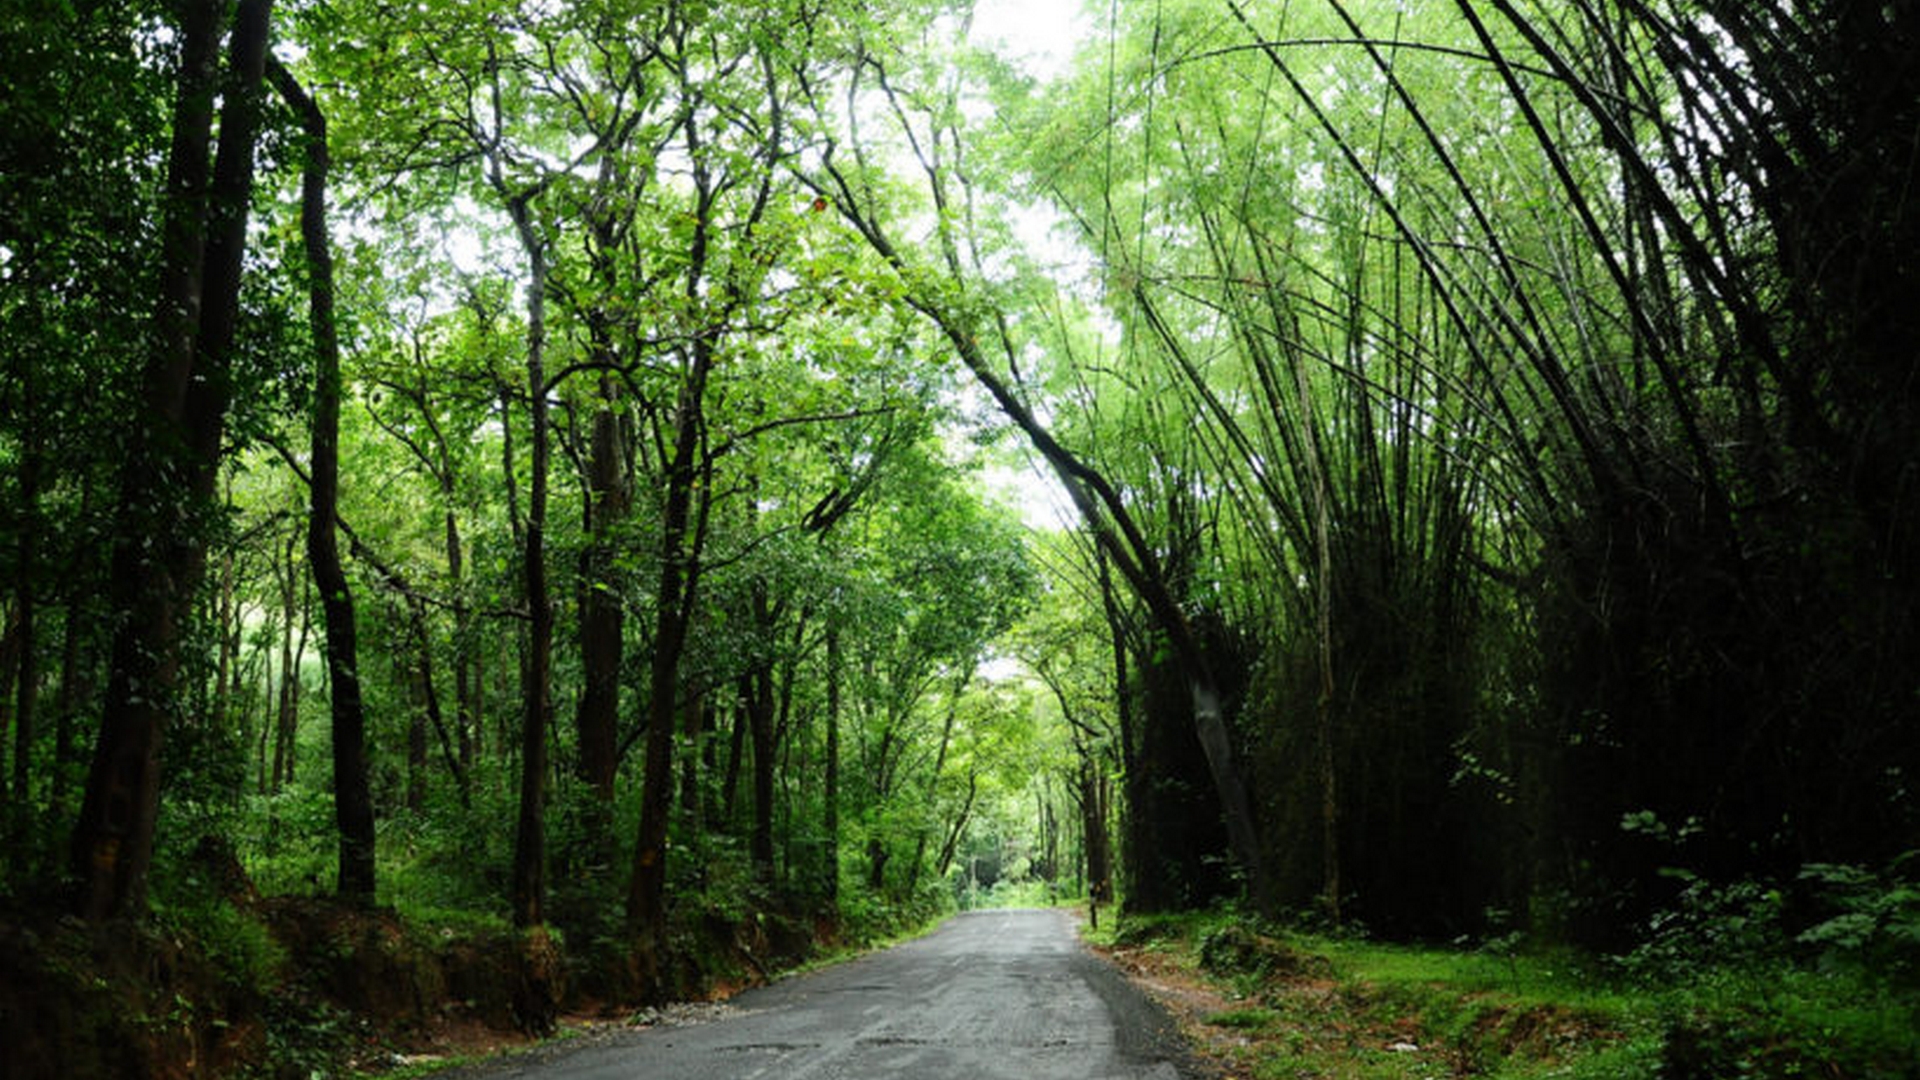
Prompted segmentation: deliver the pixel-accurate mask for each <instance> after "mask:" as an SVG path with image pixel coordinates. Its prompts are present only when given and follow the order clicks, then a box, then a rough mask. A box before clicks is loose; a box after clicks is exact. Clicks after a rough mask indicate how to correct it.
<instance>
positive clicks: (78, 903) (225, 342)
mask: <svg viewBox="0 0 1920 1080" xmlns="http://www.w3.org/2000/svg"><path fill="white" fill-rule="evenodd" d="M272 6H273V5H272V0H240V3H239V4H238V7H237V9H236V10H235V14H234V24H233V33H232V34H231V35H230V38H229V42H228V55H227V68H228V76H229V78H228V80H227V84H226V86H225V87H223V88H222V90H223V93H222V94H221V95H220V96H221V98H222V100H223V102H224V104H223V107H222V108H223V111H222V116H221V122H220V142H219V150H218V155H217V158H216V159H215V161H214V162H213V166H212V169H211V171H209V168H208V161H207V155H208V149H209V147H210V146H211V144H212V141H213V103H214V100H215V96H216V95H215V90H216V83H217V82H218V79H217V78H216V73H217V69H218V66H219V64H218V61H217V60H216V53H217V50H218V45H219V40H220V37H221V25H220V22H221V16H222V15H223V14H224V13H225V12H226V10H227V5H225V4H223V3H216V2H212V0H193V2H190V3H184V4H182V5H181V6H180V9H179V10H180V26H179V36H178V40H179V43H180V54H179V55H180V75H179V91H178V96H177V97H176V99H175V102H174V109H173V135H172V145H171V147H170V149H169V151H168V160H167V182H166V192H167V199H166V201H165V202H164V204H163V205H164V206H165V207H166V220H165V222H164V224H163V225H162V235H163V240H162V255H161V296H160V303H159V305H158V308H157V310H156V312H155V316H154V334H153V338H152V340H153V342H154V347H153V352H152V353H151V354H150V355H149V357H148V362H147V366H146V372H145V398H144V401H143V404H142V410H141V415H140V418H139V422H138V423H137V424H136V425H135V427H134V428H133V432H132V436H131V438H130V440H129V442H130V445H129V446H128V447H127V451H128V452H127V457H126V463H125V465H124V467H123V469H122V472H121V488H120V499H121V504H120V509H119V512H118V516H117V520H116V524H115V530H114V536H115V543H114V554H113V572H112V577H111V593H112V596H113V601H114V616H115V624H114V643H113V653H112V655H113V659H112V665H111V672H112V676H111V678H110V680H109V683H108V686H107V697H106V704H105V709H104V712H103V715H102V717H101V724H100V736H99V740H98V742H97V743H96V744H95V748H94V755H93V764H92V766H91V767H90V769H89V771H88V779H87V792H86V797H85V800H84V801H83V803H82V805H81V809H80V819H79V821H78V822H77V823H76V825H75V828H74V832H73V872H74V876H75V878H76V880H77V881H78V883H79V888H78V892H77V895H76V897H75V902H74V908H75V910H76V912H77V913H78V914H80V915H81V916H82V917H83V918H86V919H88V920H90V921H96V922H97V921H102V920H106V919H110V918H114V917H117V916H122V915H127V914H131V913H134V912H137V911H139V910H141V909H142V908H144V906H145V903H146V885H147V870H148V868H149V866H150V865H151V863H152V858H153V835H154V825H155V818H156V816H157V814H158V810H159V796H160V745H161V742H162V740H163V738H164V736H165V731H166V727H167V724H168V722H169V721H170V720H171V719H172V717H171V714H172V713H173V712H174V711H175V710H176V709H177V708H178V705H179V694H180V691H181V686H180V664H181V645H182V641H183V639H184V636H185V632H186V628H185V625H184V623H185V620H186V619H187V618H188V617H190V614H191V612H192V609H193V597H194V594H195V593H196V592H197V591H198V589H199V585H200V580H201V577H202V574H203V571H204V569H205V564H206V542H205V539H204V536H205V530H204V525H203V524H202V523H201V522H200V521H198V520H195V519H196V517H197V516H198V515H199V514H200V513H202V512H204V510H205V508H206V507H207V506H208V505H209V504H210V503H211V501H212V496H213V490H214V479H215V477H216V476H217V474H218V470H219V464H220V453H221V440H222V437H223V435H224V431H225V422H226V413H227V404H228V401H229V399H230V396H231V394H232V390H233V388H232V385H231V373H230V371H229V367H228V359H229V353H230V351H231V347H232V343H233V338H234V332H235V326H236V324H237V321H238V316H239V298H240V276H241V263H242V258H241V257H242V254H243V252H244V249H245V243H246V224H247V211H248V208H249V205H250V203H251V196H252V191H253V151H254V143H255V139H256V136H257V134H258V129H259V116H260V108H259V89H260V85H261V76H262V73H263V70H264V67H265V62H266V54H267V37H268V34H267V28H268V20H269V17H270V15H271V12H272Z"/></svg>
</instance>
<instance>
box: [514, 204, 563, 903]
mask: <svg viewBox="0 0 1920 1080" xmlns="http://www.w3.org/2000/svg"><path fill="white" fill-rule="evenodd" d="M528 201H529V200H528V198H527V197H526V196H521V197H517V198H515V199H513V200H511V208H512V211H513V218H514V224H515V226H516V227H517V228H518V230H519V232H520V242H521V244H522V245H523V246H524V247H525V249H526V253H527V394H528V397H529V402H528V410H529V412H530V413H531V415H532V429H531V434H530V437H529V440H528V448H527V455H528V459H529V463H530V465H531V469H530V472H531V473H532V476H531V478H530V481H529V484H528V490H527V518H526V549H525V556H524V562H525V566H524V567H523V570H524V572H525V579H524V584H525V589H526V599H527V613H528V621H527V635H528V640H527V671H526V685H525V686H524V687H523V688H522V693H523V699H522V707H523V709H524V717H523V720H522V727H521V730H520V814H519V819H518V826H517V828H516V831H515V833H514V844H513V895H512V906H513V923H514V925H515V926H517V927H520V928H522V929H526V928H530V927H535V926H539V925H541V924H542V923H543V922H545V910H544V909H545V903H546V891H547V835H546V833H547V825H546V820H547V817H546V814H547V721H548V717H549V715H550V714H551V712H552V702H551V696H552V685H553V602H552V600H551V598H550V597H549V596H548V594H547V551H546V534H547V472H548V468H549V464H548V461H549V454H550V451H551V447H550V440H549V439H548V434H547V425H548V420H547V375H546V356H545V353H546V287H547V259H546V248H545V246H544V245H543V244H542V243H541V241H540V238H539V237H538V236H537V235H536V233H535V231H534V226H533V220H532V210H531V207H530V206H529V205H528Z"/></svg>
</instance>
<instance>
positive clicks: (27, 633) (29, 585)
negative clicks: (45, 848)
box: [9, 365, 40, 871]
mask: <svg viewBox="0 0 1920 1080" xmlns="http://www.w3.org/2000/svg"><path fill="white" fill-rule="evenodd" d="M22 383H23V385H22V387H21V399H22V404H23V405H24V406H25V409H26V414H27V416H28V417H29V422H31V418H33V417H34V416H35V415H36V409H37V408H38V407H39V403H38V402H37V401H35V400H34V379H33V367H32V365H28V366H27V373H26V375H25V377H24V378H23V379H22ZM18 480H19V484H20V516H21V521H20V526H21V527H20V532H19V536H18V541H17V544H16V547H15V551H14V557H15V559H16V560H18V561H17V563H16V565H15V567H14V582H13V603H14V618H15V619H16V620H17V622H18V625H19V631H18V634H17V639H16V641H15V643H14V647H15V648H16V649H17V650H19V651H18V654H17V655H16V657H15V668H14V684H13V691H14V705H13V791H12V798H13V821H12V823H11V825H12V836H11V840H12V843H11V844H10V845H9V847H11V848H12V849H13V850H14V851H15V852H18V853H19V854H18V855H16V858H24V857H25V846H26V845H25V843H24V841H25V840H26V839H27V837H26V835H25V830H26V829H27V828H28V826H29V816H30V815H31V814H32V813H33V790H32V786H31V779H32V764H33V738H34V712H35V709H36V708H37V707H38V703H39V700H40V664H39V649H38V647H37V646H36V644H35V641H34V636H35V631H36V629H37V628H36V625H35V622H36V619H35V615H36V613H35V607H36V599H37V598H36V597H35V595H34V581H33V579H34V569H35V568H34V563H35V562H36V561H37V560H38V559H39V552H38V551H37V550H36V549H37V546H38V537H39V533H40V522H39V516H40V514H39V500H40V451H39V449H38V448H36V447H35V446H33V445H31V444H29V445H27V446H25V447H22V450H21V455H20V467H19V477H18ZM15 869H16V871H18V870H19V869H20V868H19V867H16V868H15Z"/></svg>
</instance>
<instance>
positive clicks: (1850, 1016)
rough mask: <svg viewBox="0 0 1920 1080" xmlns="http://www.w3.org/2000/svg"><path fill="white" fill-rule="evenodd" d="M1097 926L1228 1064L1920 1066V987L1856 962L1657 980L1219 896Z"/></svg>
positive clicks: (1709, 1070) (1222, 1065) (1252, 1072)
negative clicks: (1221, 904)
mask: <svg viewBox="0 0 1920 1080" xmlns="http://www.w3.org/2000/svg"><path fill="white" fill-rule="evenodd" d="M1089 937H1090V938H1091V939H1092V940H1093V941H1094V943H1095V945H1096V947H1097V948H1098V949H1099V950H1100V951H1101V952H1102V953H1103V954H1105V955H1106V956H1107V957H1108V958H1110V959H1111V960H1113V961H1114V962H1115V963H1117V964H1119V965H1120V966H1121V967H1122V968H1123V969H1124V970H1125V971H1127V973H1128V974H1129V975H1130V976H1131V977H1132V978H1133V979H1134V980H1135V982H1137V983H1138V984H1140V985H1141V986H1142V987H1143V988H1145V989H1146V990H1147V991H1148V992H1149V993H1150V994H1152V995H1153V996H1154V997H1155V998H1157V999H1158V1000H1159V1001H1161V1002H1162V1003H1163V1004H1164V1005H1165V1006H1166V1007H1167V1008H1168V1009H1169V1010H1170V1011H1171V1012H1172V1013H1173V1014H1174V1015H1175V1017H1176V1018H1178V1019H1179V1021H1180V1023H1181V1026H1182V1028H1183V1030H1184V1031H1185V1032H1186V1033H1187V1035H1188V1037H1189V1038H1190V1039H1191V1040H1192V1041H1193V1043H1194V1046H1195V1049H1196V1050H1197V1051H1198V1052H1199V1053H1200V1055H1201V1056H1202V1057H1203V1058H1204V1059H1206V1060H1208V1061H1210V1062H1211V1063H1212V1064H1213V1065H1214V1066H1215V1067H1216V1068H1217V1070H1218V1073H1219V1075H1220V1076H1222V1077H1231V1078H1250V1080H1279V1078H1289V1080H1293V1078H1297V1080H1308V1078H1342V1080H1346V1078H1353V1080H1439V1078H1442V1077H1448V1078H1450V1077H1500V1078H1507V1080H1535V1078H1540V1080H1544V1078H1547V1077H1556V1078H1559V1077H1565V1078H1574V1080H1580V1078H1592V1080H1600V1078H1606V1080H1635V1078H1648V1080H1652V1078H1661V1080H1708V1078H1719V1077H1746V1078H1755V1080H1762V1078H1766V1080H1770V1078H1787V1077H1833V1078H1862V1080H1904V1078H1913V1077H1920V1000H1916V998H1915V997H1914V996H1912V995H1910V994H1888V993H1886V992H1884V991H1885V988H1884V987H1883V986H1877V985H1875V984H1874V983H1873V981H1872V980H1870V979H1866V978H1862V977H1860V976H1858V975H1843V974H1837V973H1830V972H1829V973H1821V972H1815V971H1807V970H1790V969H1787V968H1784V967H1776V968H1773V969H1770V970H1754V969H1747V970H1735V969H1733V968H1731V967H1728V968H1718V969H1708V970H1699V971H1696V972H1694V973H1692V974H1691V976H1689V977H1684V978H1679V979H1665V980H1660V981H1655V980H1649V979H1640V978H1635V977H1630V976H1625V975H1621V974H1619V973H1617V972H1610V971H1608V970H1607V969H1606V966H1605V965H1604V964H1603V963H1601V962H1600V961H1596V960H1592V959H1588V958H1579V957H1574V956H1568V955H1560V956H1545V955H1526V954H1523V953H1520V952H1517V951H1515V949H1514V945H1515V943H1514V942H1513V941H1511V940H1508V941H1503V942H1496V943H1493V944H1491V945H1482V946H1479V947H1475V948H1419V947H1410V946H1400V945H1383V944H1378V943H1371V942H1366V941H1360V940H1352V939H1341V938H1324V937H1315V936H1310V935H1298V934H1291V933H1287V932H1283V931H1276V930H1273V929H1272V928H1268V927H1263V926H1258V925H1256V924H1253V923H1251V922H1249V921H1243V920H1240V919H1238V918H1236V917H1232V916H1226V915H1220V914H1200V915H1186V916H1174V917H1152V918H1131V919H1123V920H1121V922H1120V924H1119V926H1118V927H1117V929H1116V928H1115V927H1112V926H1108V927H1106V928H1105V929H1104V930H1102V931H1100V932H1094V933H1090V934H1089Z"/></svg>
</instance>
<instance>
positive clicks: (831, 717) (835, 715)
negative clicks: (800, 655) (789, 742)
mask: <svg viewBox="0 0 1920 1080" xmlns="http://www.w3.org/2000/svg"><path fill="white" fill-rule="evenodd" d="M840 664H841V654H840V627H839V625H838V624H837V623H835V622H834V621H833V619H832V617H831V616H830V617H829V618H828V621H827V739H826V742H827V746H826V754H827V763H826V766H827V767H826V771H827V775H826V779H825V781H824V791H823V792H822V795H821V798H822V800H823V801H824V802H825V803H826V806H825V807H824V808H823V810H822V814H821V817H822V822H821V827H822V829H823V830H824V831H825V832H826V843H825V844H824V845H823V850H822V853H821V854H822V857H821V862H822V863H823V864H824V866H823V872H824V874H825V881H824V888H823V890H822V891H823V895H824V896H825V897H826V900H827V903H829V904H834V903H837V902H838V901H839V899H840Z"/></svg>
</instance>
